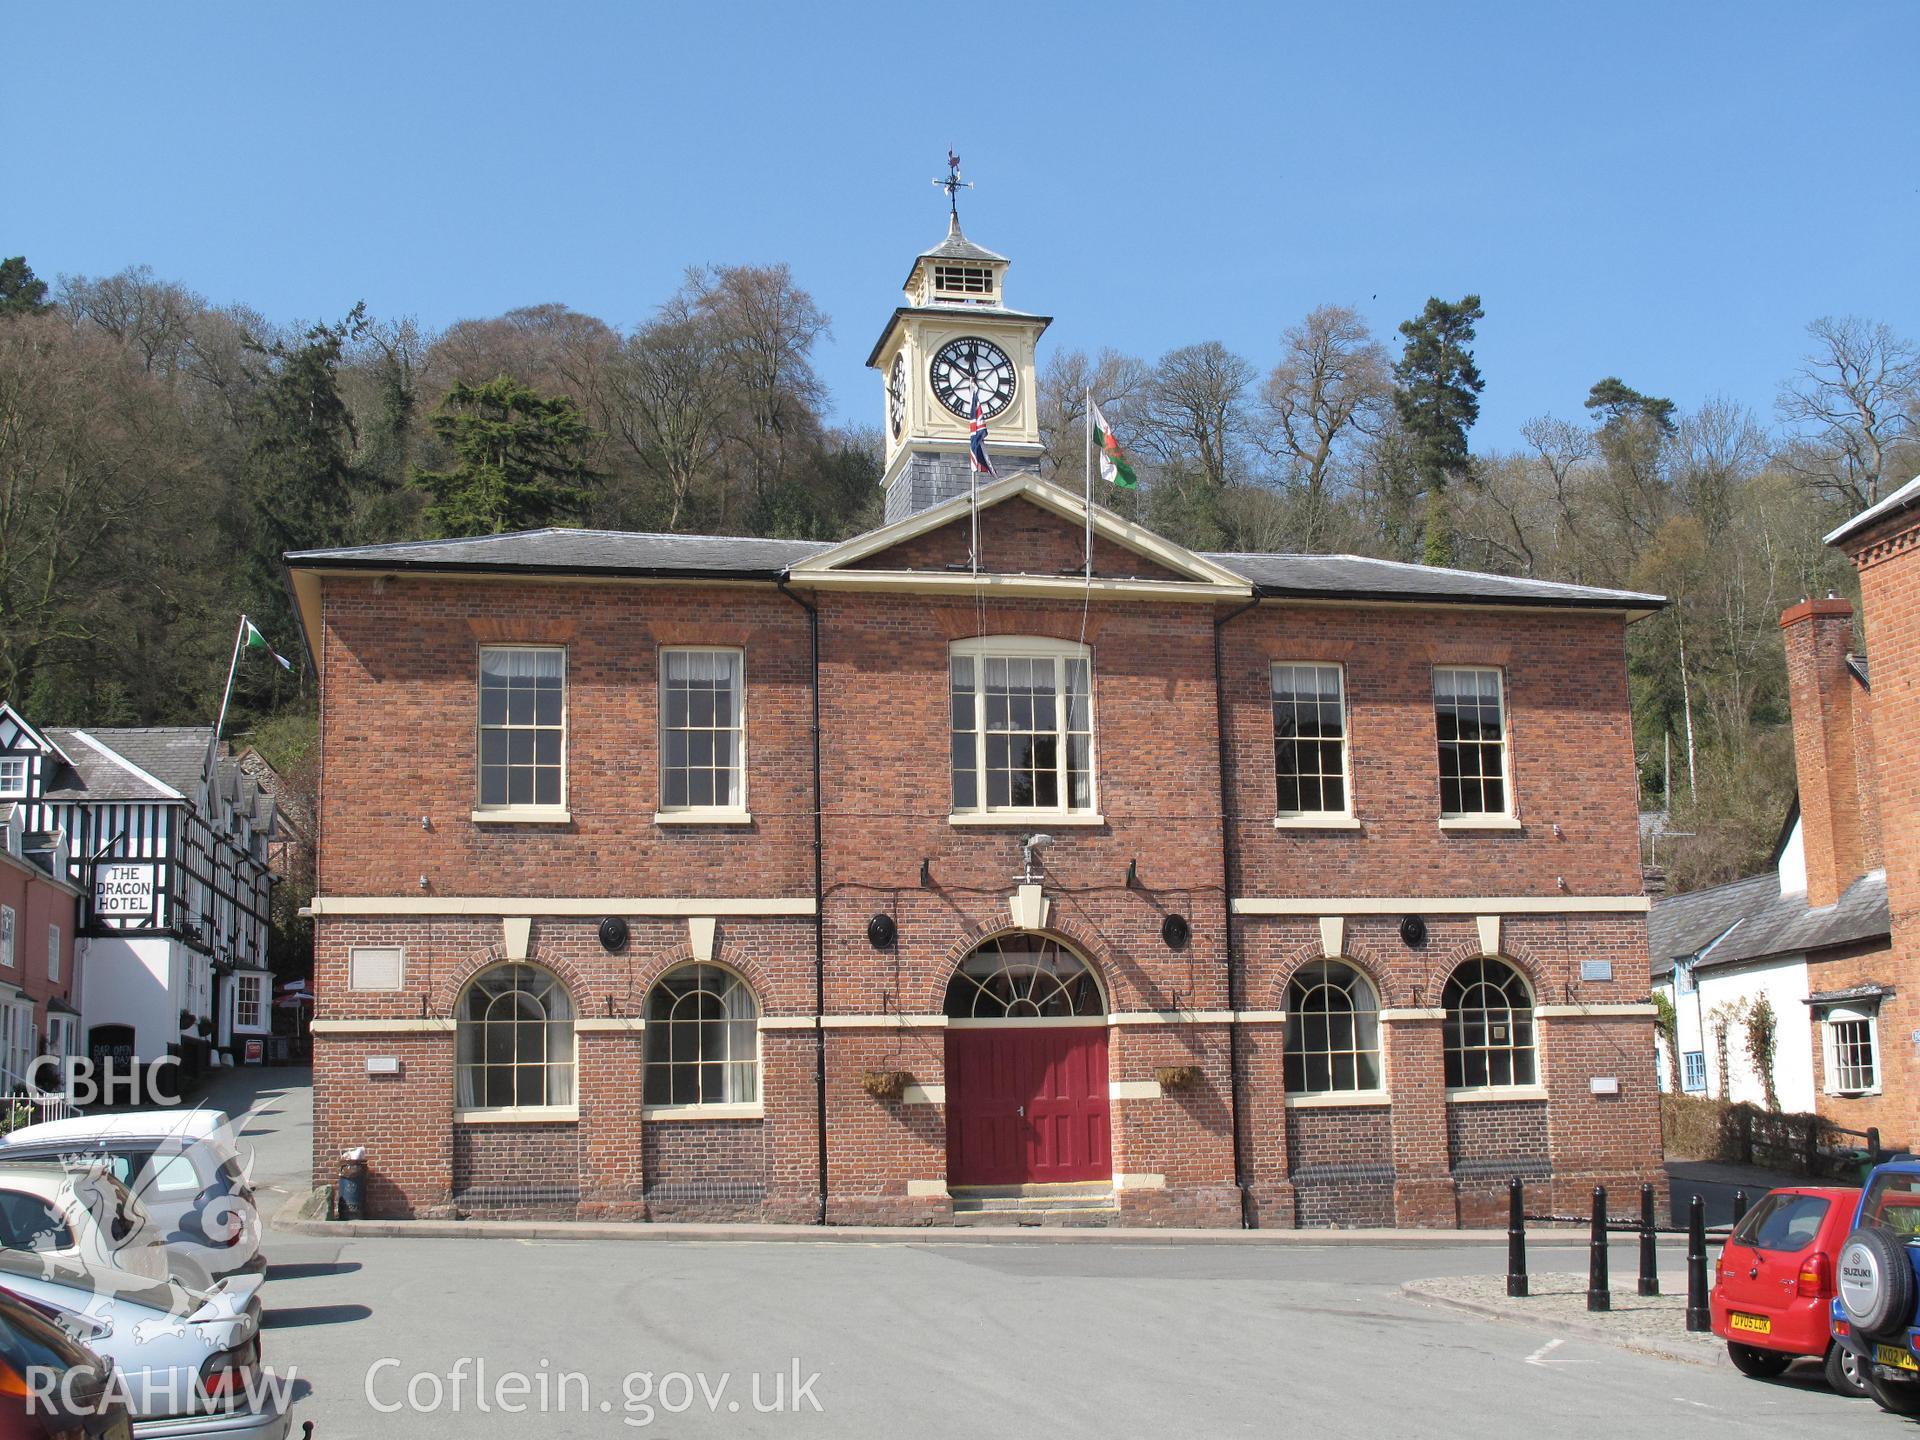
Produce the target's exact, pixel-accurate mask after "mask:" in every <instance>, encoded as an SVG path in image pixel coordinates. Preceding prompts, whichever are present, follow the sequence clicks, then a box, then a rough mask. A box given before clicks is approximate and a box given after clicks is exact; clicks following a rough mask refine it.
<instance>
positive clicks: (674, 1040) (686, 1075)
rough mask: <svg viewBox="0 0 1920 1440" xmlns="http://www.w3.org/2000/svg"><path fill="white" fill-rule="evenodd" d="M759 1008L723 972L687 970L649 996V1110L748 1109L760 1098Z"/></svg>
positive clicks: (667, 979) (668, 977)
mask: <svg viewBox="0 0 1920 1440" xmlns="http://www.w3.org/2000/svg"><path fill="white" fill-rule="evenodd" d="M759 1015H760V1010H759V1006H758V1005H757V1004H756V1003H755V1002H754V998H753V992H752V991H751V990H749V989H748V988H747V985H746V982H745V981H743V980H741V979H740V977H739V976H737V975H735V974H734V973H733V972H732V971H729V970H723V969H721V968H720V967H719V966H717V965H683V966H681V967H680V968H679V969H677V970H670V971H668V972H667V974H665V975H663V976H661V977H660V979H659V981H658V982H657V983H656V984H655V985H654V987H653V989H652V991H651V992H649V993H648V995H647V1038H646V1057H647V1058H646V1079H645V1089H644V1100H645V1103H646V1104H648V1105H749V1104H752V1103H753V1102H754V1101H756V1100H758V1099H759V1098H760V1035H759Z"/></svg>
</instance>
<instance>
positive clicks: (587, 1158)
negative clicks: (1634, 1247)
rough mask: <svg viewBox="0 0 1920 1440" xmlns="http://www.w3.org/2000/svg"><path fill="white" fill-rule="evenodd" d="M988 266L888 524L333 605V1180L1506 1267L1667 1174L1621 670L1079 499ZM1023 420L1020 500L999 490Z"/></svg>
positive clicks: (1385, 579) (1432, 586)
mask: <svg viewBox="0 0 1920 1440" xmlns="http://www.w3.org/2000/svg"><path fill="white" fill-rule="evenodd" d="M1006 270H1007V262H1006V260H1005V259H1004V258H1003V257H1001V256H999V255H996V254H994V253H993V252H991V251H989V250H986V249H983V248H981V247H980V246H978V245H975V244H973V243H972V242H971V241H969V240H968V239H966V238H965V237H964V236H963V235H962V234H961V233H960V228H959V225H958V223H957V221H956V222H955V223H954V224H953V226H952V227H951V229H950V231H949V233H948V235H947V237H946V238H945V239H944V240H943V241H942V242H941V243H940V244H939V245H937V246H935V247H934V248H933V249H931V250H929V251H927V252H926V253H925V254H923V255H920V256H919V257H917V258H916V260H915V261H914V264H913V267H912V270H911V271H910V273H909V275H908V277H907V283H906V295H905V299H904V302H903V303H902V304H901V305H900V306H899V307H898V308H897V309H895V310H894V311H893V313H892V316H891V318H890V319H889V320H888V321H887V323H886V326H885V329H884V333H883V334H882V335H881V338H880V340H879V343H878V344H877V345H876V346H875V347H874V350H873V354H872V356H871V359H870V363H871V365H872V366H873V367H874V369H875V370H876V371H877V372H878V374H879V376H880V379H881V381H882V386H883V389H884V396H885V407H886V411H885V413H886V419H887V428H886V436H887V461H886V470H885V479H884V484H885V487H886V511H885V514H886V523H885V524H884V525H883V526H882V527H881V528H879V529H877V530H873V531H871V532H869V533H867V534H864V535H860V536H857V537H856V538H854V539H852V540H847V541H843V542H840V543H835V544H824V543H816V542H804V541H786V540H764V539H747V538H737V537H727V536H705V535H647V534H625V533H609V532H602V531H583V530H542V531H536V532H530V533H523V534H510V535H494V536H486V537H482V538H477V539H465V540H448V541H434V542H430V543H419V544H389V545H375V546H367V547H361V548H355V549H345V550H328V551H315V552H307V553H302V554H296V555H293V556H291V557H289V566H290V571H291V579H292V585H293V588H294V592H295V595H296V598H297V601H298V604H299V609H300V614H301V618H302V622H303V625H304V627H305V632H306V640H307V644H308V646H309V648H310V650H311V653H312V656H313V659H314V661H315V663H316V665H317V667H318V669H319V672H320V676H321V729H320V734H321V757H322V758H321V764H322V786H321V816H320V836H319V852H318V873H317V888H316V898H315V899H314V901H313V915H314V918H315V933H316V939H315V948H316V959H315V975H314V981H315V990H316V994H317V1011H316V1017H315V1021H314V1024H313V1042H314V1061H315V1103H316V1124H315V1156H314V1163H315V1167H316V1172H317V1174H318V1175H319V1176H321V1177H322V1178H324V1177H327V1176H330V1175H331V1174H332V1173H333V1169H334V1165H335V1161H336V1159H337V1156H338V1154H339V1152H340V1151H341V1150H342V1149H343V1148H345V1147H348V1146H352V1145H364V1146H365V1147H366V1149H367V1159H368V1166H369V1171H370V1176H369V1189H368V1195H369V1201H368V1203H369V1209H370V1211H371V1213H373V1214H375V1215H388V1216H447V1215H474V1216H514V1215H529V1214H532V1215H542V1216H551V1215H559V1216H564V1217H576V1216H577V1217H579V1218H583V1219H593V1218H599V1219H632V1220H647V1219H657V1220H675V1219H740V1220H767V1221H790V1222H808V1223H812V1222H824V1223H828V1224H837V1223H849V1224H851V1223H871V1222H880V1223H899V1224H944V1223H952V1222H954V1221H956V1220H965V1219H966V1218H968V1217H969V1216H972V1215H979V1214H994V1215H998V1214H1001V1213H1002V1212H1005V1213H1006V1214H1010V1215H1013V1216H1016V1217H1018V1216H1021V1215H1023V1214H1024V1215H1027V1216H1032V1215H1039V1216H1042V1217H1043V1218H1052V1219H1062V1220H1070V1221H1075V1222H1080V1223H1098V1222H1100V1221H1102V1220H1107V1221H1111V1222H1114V1223H1121V1224H1134V1225H1141V1224H1145V1225H1208V1226H1237V1225H1242V1224H1247V1225H1258V1226H1280V1227H1287V1226H1296V1225H1374V1226H1384V1225H1396V1224H1397V1225H1453V1224H1484V1223H1488V1222H1489V1221H1490V1220H1491V1219H1492V1218H1493V1217H1494V1216H1495V1215H1496V1214H1504V1193H1505V1186H1506V1182H1507V1179H1508V1177H1509V1176H1512V1175H1520V1176H1524V1177H1526V1178H1527V1179H1528V1180H1529V1181H1530V1182H1532V1185H1533V1187H1534V1191H1535V1195H1536V1196H1537V1199H1538V1202H1539V1203H1540V1204H1550V1205H1552V1206H1554V1207H1555V1208H1557V1209H1567V1208H1570V1207H1572V1206H1575V1205H1576V1204H1578V1203H1580V1200H1581V1198H1582V1197H1584V1196H1585V1194H1586V1193H1587V1191H1588V1190H1589V1189H1590V1187H1591V1186H1593V1185H1594V1184H1597V1183H1605V1184H1610V1185H1615V1186H1621V1185H1637V1184H1638V1183H1639V1181H1640V1180H1642V1179H1643V1178H1649V1177H1651V1176H1652V1175H1653V1174H1654V1173H1655V1172H1656V1171H1657V1169H1658V1165H1659V1156H1660V1132H1659V1117H1658V1113H1657V1091H1656V1085H1655V1071H1654V1063H1655V1049H1654V1040H1653V1029H1654V1012H1653V1008H1652V1006H1651V1004H1650V1003H1649V984H1648V956H1647V926H1646V912H1647V900H1646V896H1645V893H1644V888H1643V884H1642V879H1641V873H1640V866H1639V846H1638V832H1637V820H1636V808H1637V807H1636V799H1637V794H1636V781H1635V764H1634V753H1633V739H1632V727H1631V723H1630V717H1629V714H1628V701H1627V671H1626V657H1625V630H1626V627H1627V625H1629V624H1630V623H1632V622H1633V621H1634V620H1635V619H1636V618H1637V617H1639V616H1643V615H1645V614H1647V613H1649V612H1651V611H1652V610H1654V609H1655V608H1657V607H1658V606H1659V604H1660V603H1661V602H1660V601H1659V599H1658V598H1657V597H1653V596H1647V595H1639V594H1631V593H1626V592H1620V591H1610V590H1596V589H1590V588H1585V587H1581V586H1573V585H1559V584H1549V583H1544V582H1540V581H1534V580H1524V579H1513V578H1508V577H1502V576H1493V575H1480V574H1471V573H1467V572H1462V571H1454V570H1442V569H1432V568H1426V567H1422V566H1414V565H1404V564H1397V563H1392V562H1388V561H1381V560H1371V559H1362V558H1357V557H1352V556H1339V555H1314V556H1305V555H1282V554H1199V553H1195V552H1193V551H1189V550H1186V549H1183V548H1182V547H1181V546H1179V545H1176V544H1173V543H1171V542H1169V541H1167V540H1165V539H1163V538H1161V537H1160V536H1158V535H1156V534H1154V533H1152V532H1151V531H1149V530H1147V529H1144V528H1142V527H1141V526H1138V525H1135V524H1131V523H1128V522H1127V521H1125V520H1123V519H1121V518H1119V517H1118V516H1116V515H1114V514H1112V513H1110V512H1109V511H1107V510H1105V509H1104V508H1099V507H1098V506H1096V507H1094V508H1093V509H1092V511H1091V515H1089V510H1088V506H1087V505H1086V503H1085V501H1084V499H1083V497H1082V496H1081V494H1080V493H1078V492H1077V490H1075V489H1070V488H1065V487H1062V486H1060V485H1056V484H1054V483H1051V482H1050V481H1047V480H1043V479H1041V478H1040V475H1039V464H1040V455H1041V446H1040V433H1039V425H1038V418H1039V417H1038V400H1039V397H1038V393H1037V391H1038V387H1037V384H1036V380H1035V374H1036V372H1035V347H1036V345H1037V342H1038V340H1039V338H1040V335H1041V333H1042V332H1043V331H1044V330H1045V329H1046V326H1047V323H1048V322H1047V319H1046V318H1045V317H1043V316H1039V315H1033V314H1028V313H1026V312H1023V311H1019V310H1015V309H1012V308H1009V307H1008V306H1007V304H1006V303H1005V290H1004V287H1005V282H1006ZM976 409H977V410H978V413H979V418H980V419H981V421H983V422H984V423H985V424H986V425H987V427H988V436H989V440H988V444H987V450H988V453H989V455H990V457H991V460H992V464H993V468H994V471H995V476H994V477H992V478H989V477H985V476H982V477H980V478H979V483H978V488H977V492H976V491H975V490H974V487H973V485H972V483H971V478H972V477H971V476H970V473H969V463H968V447H969V431H968V427H969V423H970V422H971V421H972V420H973V419H974V412H975V411H976Z"/></svg>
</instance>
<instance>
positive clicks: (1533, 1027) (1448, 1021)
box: [1440, 955, 1547, 1100]
mask: <svg viewBox="0 0 1920 1440" xmlns="http://www.w3.org/2000/svg"><path fill="white" fill-rule="evenodd" d="M1469 965H1474V966H1477V967H1479V969H1478V973H1477V975H1476V976H1475V979H1474V982H1473V985H1472V986H1471V987H1469V988H1472V989H1478V988H1479V987H1481V986H1483V985H1485V984H1487V983H1488V977H1487V968H1486V967H1487V966H1489V965H1498V966H1499V967H1500V968H1501V969H1503V970H1506V971H1509V972H1510V973H1511V974H1512V975H1513V976H1514V977H1515V978H1516V979H1517V980H1518V981H1519V984H1520V993H1521V996H1522V998H1523V1000H1524V1002H1525V1003H1524V1004H1519V1005H1512V1004H1509V1005H1501V1006H1497V1007H1496V1006H1485V1007H1475V1008H1472V1009H1468V1008H1467V1007H1465V1006H1462V1007H1461V1009H1460V1020H1459V1021H1458V1022H1455V1020H1454V1019H1453V1014H1454V1011H1453V1007H1451V1006H1449V1005H1448V1004H1447V1002H1446V993H1447V990H1448V988H1449V987H1450V986H1451V985H1452V983H1453V980H1454V977H1455V976H1456V975H1458V974H1459V973H1460V972H1461V971H1462V970H1464V969H1465V968H1466V967H1467V966H1469ZM1500 988H1501V989H1502V990H1504V989H1505V986H1504V984H1503V985H1502V986H1501V987H1500ZM1539 1005H1540V999H1539V996H1538V995H1537V994H1536V993H1535V991H1534V988H1533V981H1532V979H1531V978H1529V976H1528V975H1527V972H1526V971H1524V970H1522V969H1521V968H1520V967H1519V966H1518V965H1516V964H1514V963H1513V962H1512V961H1511V960H1509V959H1507V958H1506V957H1505V956H1504V955H1472V956H1469V957H1467V958H1466V959H1465V960H1462V961H1460V962H1459V963H1458V964H1456V965H1455V966H1454V967H1453V968H1452V969H1451V970H1449V971H1448V972H1447V974H1446V976H1445V978H1444V979H1443V980H1442V981H1441V984H1440V1007H1441V1030H1440V1035H1441V1039H1440V1063H1441V1080H1442V1083H1443V1084H1445V1085H1446V1095H1447V1098H1448V1099H1449V1100H1457V1099H1461V1098H1467V1099H1474V1098H1478V1097H1482V1096H1484V1097H1486V1098H1489V1099H1497V1098H1501V1097H1510V1098H1522V1097H1524V1098H1529V1099H1531V1098H1536V1097H1537V1098H1540V1099H1544V1098H1546V1083H1547V1082H1546V1068H1545V1063H1544V1061H1545V1056H1544V1054H1543V1050H1542V1047H1541V1044H1540V1019H1539V1016H1538V1014H1537V1013H1536V1012H1537V1010H1538V1008H1539ZM1500 1013H1504V1014H1505V1015H1506V1016H1507V1021H1506V1024H1507V1026H1508V1027H1509V1030H1510V1031H1511V1029H1512V1028H1514V1027H1518V1026H1520V1025H1525V1027H1526V1030H1527V1043H1526V1044H1525V1045H1521V1044H1519V1043H1518V1042H1517V1041H1516V1040H1515V1038H1514V1036H1513V1035H1512V1034H1511V1033H1509V1034H1508V1036H1507V1038H1506V1040H1505V1041H1504V1042H1503V1043H1501V1044H1497V1045H1496V1044H1495V1043H1494V1042H1493V1039H1492V1036H1491V1035H1489V1036H1488V1038H1487V1041H1486V1043H1485V1044H1480V1045H1470V1044H1466V1043H1464V1040H1465V1035H1464V1033H1463V1034H1462V1041H1463V1043H1462V1044H1460V1045H1458V1046H1455V1045H1451V1044H1449V1043H1448V1031H1449V1030H1450V1029H1453V1027H1454V1026H1455V1024H1456V1023H1457V1024H1458V1025H1459V1027H1460V1030H1461V1031H1462V1032H1464V1031H1465V1030H1466V1028H1467V1017H1468V1016H1470V1015H1474V1016H1481V1017H1491V1016H1493V1015H1495V1014H1500ZM1485 1023H1489V1024H1490V1023H1491V1022H1490V1020H1487V1021H1486V1022H1485ZM1455 1054H1458V1055H1459V1056H1460V1057H1461V1058H1460V1068H1461V1071H1462V1079H1463V1080H1465V1078H1466V1077H1465V1071H1466V1070H1467V1069H1468V1068H1469V1065H1468V1059H1469V1057H1471V1056H1473V1055H1476V1054H1478V1055H1481V1056H1483V1057H1485V1063H1486V1067H1487V1070H1488V1072H1489V1075H1491V1072H1492V1070H1493V1069H1494V1068H1495V1067H1494V1064H1493V1057H1494V1056H1496V1055H1504V1056H1506V1057H1507V1069H1508V1070H1509V1072H1512V1071H1516V1070H1518V1069H1519V1068H1520V1057H1521V1056H1522V1055H1525V1056H1526V1061H1527V1067H1528V1068H1529V1069H1531V1070H1532V1072H1533V1074H1532V1077H1531V1078H1530V1079H1526V1080H1518V1079H1512V1078H1509V1079H1506V1080H1494V1079H1491V1078H1489V1079H1487V1080H1485V1081H1473V1080H1467V1081H1466V1083H1464V1084H1461V1085H1453V1084H1451V1083H1448V1077H1447V1075H1446V1065H1447V1061H1448V1060H1449V1059H1450V1058H1451V1057H1452V1056H1453V1055H1455Z"/></svg>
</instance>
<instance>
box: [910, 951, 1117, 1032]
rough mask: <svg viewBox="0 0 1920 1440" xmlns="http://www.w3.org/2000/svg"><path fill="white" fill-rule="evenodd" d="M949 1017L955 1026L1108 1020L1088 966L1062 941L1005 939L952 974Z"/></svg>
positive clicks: (1101, 997)
mask: <svg viewBox="0 0 1920 1440" xmlns="http://www.w3.org/2000/svg"><path fill="white" fill-rule="evenodd" d="M946 1013H947V1018H948V1019H951V1020H1019V1019H1060V1018H1064V1017H1067V1016H1072V1015H1104V1014H1106V1013H1107V1004H1106V999H1105V997H1104V996H1102V995H1101V993H1100V985H1099V982H1098V981H1096V980H1095V979H1094V978H1093V971H1092V970H1090V969H1089V968H1088V967H1087V962H1086V961H1084V960H1082V959H1081V958H1080V957H1079V956H1078V955H1076V954H1074V953H1073V951H1071V950H1069V949H1067V947H1066V946H1064V945H1062V944H1061V943H1060V942H1059V941H1057V940H1054V939H1052V938H1050V937H1048V936H1045V935H1002V936H999V937H997V938H995V939H992V940H988V941H986V942H985V943H984V944H982V945H981V946H980V948H979V949H977V950H975V951H974V952H973V953H972V954H971V955H969V956H967V958H966V959H964V960H962V961H961V962H960V964H959V965H958V966H957V967H956V968H955V969H954V972H953V978H952V979H951V980H949V981H948V982H947V1003H946Z"/></svg>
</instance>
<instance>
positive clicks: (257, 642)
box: [240, 615, 293, 670]
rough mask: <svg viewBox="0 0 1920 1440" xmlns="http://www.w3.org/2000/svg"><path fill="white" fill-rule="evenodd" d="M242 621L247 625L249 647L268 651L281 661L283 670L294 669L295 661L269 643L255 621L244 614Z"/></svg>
mask: <svg viewBox="0 0 1920 1440" xmlns="http://www.w3.org/2000/svg"><path fill="white" fill-rule="evenodd" d="M240 623H241V624H242V625H244V626H246V627H247V629H246V636H247V649H249V650H264V651H266V652H267V654H269V655H271V656H272V657H273V658H274V659H275V660H276V661H278V662H279V664H280V668H281V669H282V670H291V669H293V662H292V661H291V660H289V659H287V657H286V656H284V655H282V654H281V653H280V652H279V651H278V650H276V649H274V648H273V646H271V645H269V644H268V643H267V637H266V636H264V635H262V634H261V633H260V630H259V628H258V627H257V626H256V625H255V624H254V623H253V621H251V620H249V619H247V618H246V616H244V615H243V616H241V617H240Z"/></svg>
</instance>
